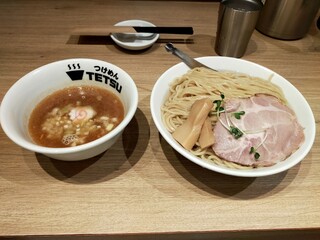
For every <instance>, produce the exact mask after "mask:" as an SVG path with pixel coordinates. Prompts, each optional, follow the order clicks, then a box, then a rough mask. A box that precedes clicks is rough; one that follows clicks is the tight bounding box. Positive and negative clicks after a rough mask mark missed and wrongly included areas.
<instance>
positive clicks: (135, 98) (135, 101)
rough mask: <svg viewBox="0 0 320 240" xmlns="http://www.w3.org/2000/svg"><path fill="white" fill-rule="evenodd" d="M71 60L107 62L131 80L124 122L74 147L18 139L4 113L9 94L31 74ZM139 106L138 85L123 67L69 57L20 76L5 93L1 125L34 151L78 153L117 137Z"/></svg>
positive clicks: (10, 137) (17, 142) (91, 60)
mask: <svg viewBox="0 0 320 240" xmlns="http://www.w3.org/2000/svg"><path fill="white" fill-rule="evenodd" d="M70 61H82V62H87V61H89V62H99V63H101V64H102V63H103V64H107V65H109V66H112V68H114V69H117V70H118V71H121V73H122V74H123V75H124V77H125V78H127V79H128V80H129V82H130V87H132V90H131V92H132V99H131V100H130V103H131V104H130V105H131V107H130V108H128V111H127V113H126V115H125V116H124V119H123V120H122V122H121V123H120V124H119V125H118V126H117V127H115V128H114V129H113V130H112V131H111V132H109V133H108V134H106V135H104V136H102V137H100V138H98V139H96V140H94V141H91V142H88V143H85V144H82V145H78V146H74V147H65V148H52V147H44V146H40V145H37V144H36V143H33V142H32V140H30V142H29V141H20V140H19V139H16V138H15V137H14V136H13V134H11V132H10V131H9V129H8V127H7V125H6V124H7V121H8V120H6V117H5V113H4V110H3V109H4V106H6V105H7V102H8V101H9V99H8V97H9V95H12V94H14V91H16V88H18V87H19V85H20V84H22V83H23V82H25V81H28V78H29V76H30V75H32V74H35V73H37V72H40V71H43V70H45V69H46V68H48V67H52V66H54V65H58V64H62V63H64V62H70ZM137 107H138V89H137V86H136V84H135V82H134V80H133V79H132V78H131V76H130V75H129V74H128V73H127V72H126V71H125V70H123V69H122V68H120V67H118V66H116V65H114V64H112V63H110V62H107V61H104V60H99V59H93V58H68V59H62V60H57V61H54V62H50V63H47V64H45V65H42V66H40V67H38V68H36V69H34V70H32V71H30V72H28V73H26V74H25V75H23V76H22V77H21V78H19V79H18V80H17V81H16V82H15V83H14V84H13V85H12V86H11V87H10V88H9V89H8V91H7V92H6V94H5V95H4V97H3V99H2V102H1V105H0V124H1V127H2V129H3V131H4V132H5V134H6V135H7V136H8V138H9V139H11V140H12V141H13V142H14V143H16V144H17V145H19V146H21V147H23V148H25V149H27V150H30V151H33V152H37V153H42V154H53V155H54V154H59V155H61V154H70V153H76V152H81V151H85V150H87V149H91V148H93V147H95V146H98V145H101V144H103V143H105V142H107V141H108V140H110V139H112V138H113V137H116V136H117V135H118V134H120V133H121V132H122V131H123V130H124V128H125V127H126V126H127V125H128V124H129V122H130V121H131V119H132V118H133V116H134V114H135V112H136V110H137Z"/></svg>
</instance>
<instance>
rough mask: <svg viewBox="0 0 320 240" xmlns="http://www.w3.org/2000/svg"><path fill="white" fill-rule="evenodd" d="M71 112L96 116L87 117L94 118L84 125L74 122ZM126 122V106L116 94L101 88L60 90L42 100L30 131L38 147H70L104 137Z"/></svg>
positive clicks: (31, 120)
mask: <svg viewBox="0 0 320 240" xmlns="http://www.w3.org/2000/svg"><path fill="white" fill-rule="evenodd" d="M70 109H71V111H73V110H74V109H78V110H79V109H85V110H86V114H87V113H91V115H94V116H93V117H92V116H91V115H90V114H87V115H88V116H89V115H90V116H91V117H90V118H89V117H88V119H85V120H81V121H79V120H78V119H77V118H76V119H72V114H71V111H70ZM72 109H73V110H72ZM75 112H76V111H75ZM123 118H124V107H123V104H122V102H121V100H120V99H119V97H118V96H116V95H115V94H114V93H112V92H111V91H108V90H106V89H103V88H99V87H92V86H77V87H69V88H65V89H62V90H58V91H56V92H54V93H52V94H51V95H49V96H47V97H46V98H45V99H43V100H42V101H41V102H40V103H39V104H38V105H37V106H36V107H35V108H34V110H33V111H32V113H31V115H30V118H29V126H28V128H29V134H30V136H31V137H32V139H33V141H34V142H35V143H37V144H39V145H42V146H46V147H55V148H58V147H70V146H77V145H81V144H84V143H87V142H91V141H93V140H96V139H98V138H100V137H102V136H104V135H105V134H107V133H108V132H110V131H112V129H114V128H115V127H116V126H117V125H119V123H120V122H121V121H122V120H123ZM68 134H69V135H68ZM66 139H67V140H66ZM70 139H71V140H70ZM75 139H76V140H75ZM69 140H70V141H69Z"/></svg>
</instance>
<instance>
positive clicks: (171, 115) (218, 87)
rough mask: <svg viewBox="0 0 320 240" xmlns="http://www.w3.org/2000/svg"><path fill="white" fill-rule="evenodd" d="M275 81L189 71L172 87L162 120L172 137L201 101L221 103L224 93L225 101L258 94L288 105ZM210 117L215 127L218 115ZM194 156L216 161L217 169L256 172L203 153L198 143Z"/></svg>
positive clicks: (164, 105) (196, 70) (226, 73)
mask: <svg viewBox="0 0 320 240" xmlns="http://www.w3.org/2000/svg"><path fill="white" fill-rule="evenodd" d="M271 78H272V76H270V77H269V79H268V80H263V79H261V78H257V77H251V76H249V75H247V74H239V73H234V72H215V71H212V70H209V69H206V68H196V69H192V70H189V71H188V72H187V73H186V74H184V75H183V76H181V77H178V78H177V79H175V80H174V82H173V83H172V84H171V86H170V91H169V95H168V98H167V100H166V101H165V103H164V104H163V106H162V108H161V111H162V120H163V122H164V124H165V126H166V127H167V129H168V131H169V132H171V133H172V132H174V130H175V129H176V128H177V127H178V126H180V125H181V124H182V123H183V122H184V121H185V120H186V119H187V117H188V115H189V110H190V108H191V106H192V104H193V103H194V102H195V101H196V100H197V99H201V98H203V97H209V98H210V99H211V100H212V101H214V100H221V96H220V94H221V93H223V94H224V96H225V100H227V99H230V98H235V97H236V98H237V97H250V96H253V95H255V94H257V93H264V94H270V95H273V96H275V97H277V98H279V99H280V100H281V101H282V102H283V103H285V104H286V99H285V97H284V95H283V93H282V91H281V89H280V88H279V87H278V86H276V85H274V84H273V83H271V82H270V80H271ZM213 110H214V109H213ZM209 116H210V118H211V121H212V124H213V125H215V123H216V121H217V118H216V113H215V112H214V111H212V112H211V113H210V114H209ZM191 152H192V153H193V154H194V155H195V156H197V157H199V158H202V159H205V160H209V161H213V162H215V163H216V164H217V165H223V166H226V167H229V168H238V169H242V168H252V167H247V166H241V165H239V164H236V163H232V162H228V161H225V160H223V159H220V158H219V157H217V156H216V155H215V154H214V152H213V150H212V148H211V147H208V148H206V149H200V147H199V146H198V143H196V145H195V146H194V147H193V149H192V150H191Z"/></svg>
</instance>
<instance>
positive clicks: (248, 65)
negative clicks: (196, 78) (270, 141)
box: [150, 57, 316, 177]
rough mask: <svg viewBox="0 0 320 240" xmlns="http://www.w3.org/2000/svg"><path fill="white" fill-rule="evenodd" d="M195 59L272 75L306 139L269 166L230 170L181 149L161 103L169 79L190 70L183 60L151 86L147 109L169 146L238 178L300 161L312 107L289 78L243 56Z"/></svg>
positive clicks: (309, 140) (310, 137) (311, 128)
mask: <svg viewBox="0 0 320 240" xmlns="http://www.w3.org/2000/svg"><path fill="white" fill-rule="evenodd" d="M197 60H198V61H199V62H201V63H203V64H205V65H207V66H209V67H212V68H214V69H217V70H226V71H234V72H240V73H245V74H249V75H251V76H256V77H260V78H263V79H268V77H270V76H271V75H273V77H272V80H271V82H273V83H274V84H276V85H278V86H279V87H280V88H281V89H283V90H284V94H285V97H286V99H287V101H288V104H289V105H290V106H291V108H292V109H293V111H294V112H295V113H296V115H297V118H298V121H299V122H300V124H301V125H302V126H303V127H304V134H305V141H304V143H303V144H302V145H301V147H300V148H299V149H298V150H297V151H296V152H294V153H293V154H292V155H290V156H289V157H287V159H285V160H284V161H282V162H279V163H277V164H275V165H273V166H270V167H261V168H253V169H232V168H227V167H226V166H220V165H217V164H215V163H214V162H212V161H209V160H205V159H201V158H198V157H196V156H195V155H193V154H192V153H191V152H189V151H187V150H186V149H185V148H183V147H182V146H181V145H180V144H179V143H178V142H177V141H176V140H175V139H174V138H173V137H172V135H171V134H170V133H169V131H168V130H167V128H166V127H165V125H164V123H163V121H162V115H161V106H162V105H163V103H164V101H165V100H166V98H167V94H168V92H169V87H170V84H171V82H172V81H174V79H175V78H176V77H179V76H181V75H183V74H184V73H186V72H187V71H188V70H189V68H188V67H187V65H185V64H184V63H179V64H177V65H175V66H172V67H171V68H169V69H168V70H167V71H165V72H164V73H163V74H162V75H161V76H160V77H159V79H158V80H157V82H156V83H155V85H154V87H153V90H152V92H151V98H150V108H151V114H152V118H153V121H154V123H155V125H156V127H157V129H158V131H159V132H160V133H161V135H162V136H163V138H164V139H165V140H166V141H167V142H168V143H169V144H170V146H171V147H172V148H174V149H175V150H176V151H177V152H179V153H180V154H181V155H183V156H184V157H185V158H187V159H189V160H190V161H192V162H194V163H195V164H198V165H200V166H202V167H204V168H207V169H209V170H212V171H216V172H219V173H223V174H227V175H232V176H238V177H262V176H268V175H272V174H276V173H280V172H283V171H286V170H288V169H290V168H291V167H293V166H295V165H296V164H298V163H299V162H300V161H302V160H303V158H304V157H305V156H306V155H307V154H308V152H309V151H310V149H311V147H312V145H313V142H314V139H315V132H316V129H315V128H316V127H315V120H314V116H313V113H312V110H311V108H310V106H309V104H308V102H307V101H306V99H305V98H304V97H303V95H302V94H301V93H300V92H299V91H298V90H297V89H296V88H295V87H294V86H293V85H292V84H291V83H290V82H289V81H288V80H286V79H285V78H283V77H282V76H280V75H279V74H277V73H275V72H274V71H272V70H270V69H268V68H266V67H263V66H261V65H258V64H256V63H253V62H249V61H246V60H242V59H237V58H230V57H202V58H197Z"/></svg>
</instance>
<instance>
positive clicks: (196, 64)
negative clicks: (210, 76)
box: [165, 43, 217, 72]
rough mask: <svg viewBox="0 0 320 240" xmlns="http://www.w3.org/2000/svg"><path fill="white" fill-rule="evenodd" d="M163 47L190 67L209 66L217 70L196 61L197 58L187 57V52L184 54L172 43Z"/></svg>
mask: <svg viewBox="0 0 320 240" xmlns="http://www.w3.org/2000/svg"><path fill="white" fill-rule="evenodd" d="M165 48H166V50H167V51H168V52H171V53H172V54H173V55H175V56H177V57H178V58H180V59H181V60H182V61H183V62H184V63H185V64H187V66H188V67H189V68H191V69H193V68H196V67H205V68H209V69H211V70H213V71H216V72H217V70H215V69H212V68H211V67H208V66H206V65H204V64H202V63H200V62H198V61H197V60H195V59H193V58H191V57H189V56H188V55H187V54H185V53H184V52H182V51H181V50H179V49H178V48H176V47H174V46H173V44H172V43H167V44H166V45H165Z"/></svg>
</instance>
